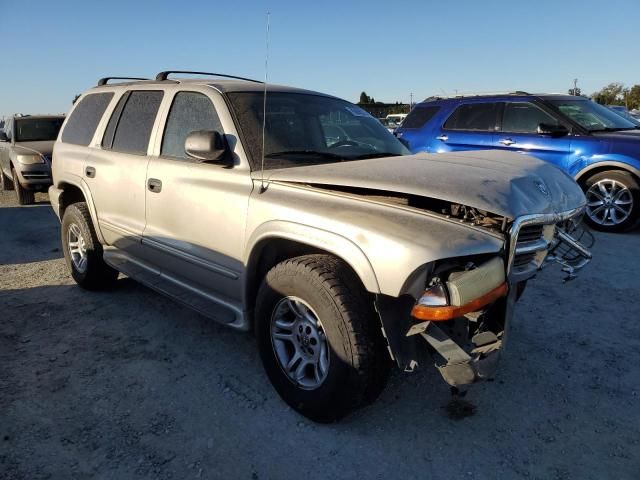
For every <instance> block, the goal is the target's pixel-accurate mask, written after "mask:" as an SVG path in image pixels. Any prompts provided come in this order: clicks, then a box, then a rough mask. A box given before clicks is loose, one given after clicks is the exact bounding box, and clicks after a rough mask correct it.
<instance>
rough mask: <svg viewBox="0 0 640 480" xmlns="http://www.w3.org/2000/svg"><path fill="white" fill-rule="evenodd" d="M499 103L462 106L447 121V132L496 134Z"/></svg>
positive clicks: (445, 125) (445, 126)
mask: <svg viewBox="0 0 640 480" xmlns="http://www.w3.org/2000/svg"><path fill="white" fill-rule="evenodd" d="M497 110H498V104H497V103H468V104H463V105H460V106H459V107H458V108H456V110H455V111H454V112H453V114H452V115H451V116H450V117H449V118H448V119H447V121H446V122H445V124H444V128H445V129H447V130H472V131H482V132H494V131H495V129H496V112H497Z"/></svg>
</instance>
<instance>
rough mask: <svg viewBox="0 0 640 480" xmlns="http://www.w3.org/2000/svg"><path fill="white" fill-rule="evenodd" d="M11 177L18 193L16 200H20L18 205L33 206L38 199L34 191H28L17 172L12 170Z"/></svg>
mask: <svg viewBox="0 0 640 480" xmlns="http://www.w3.org/2000/svg"><path fill="white" fill-rule="evenodd" d="M11 175H12V177H13V188H14V189H15V191H16V198H17V199H18V203H19V204H20V205H31V204H32V203H33V202H34V201H35V199H36V197H35V194H34V192H33V190H27V189H26V188H24V187H23V186H22V185H20V182H19V181H18V174H17V173H16V171H15V170H11Z"/></svg>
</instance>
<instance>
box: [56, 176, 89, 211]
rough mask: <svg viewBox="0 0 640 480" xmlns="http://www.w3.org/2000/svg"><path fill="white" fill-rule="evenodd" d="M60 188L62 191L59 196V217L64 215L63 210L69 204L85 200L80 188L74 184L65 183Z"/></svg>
mask: <svg viewBox="0 0 640 480" xmlns="http://www.w3.org/2000/svg"><path fill="white" fill-rule="evenodd" d="M62 188H63V190H64V191H63V193H62V195H61V196H60V218H62V217H63V216H64V212H65V210H66V209H67V207H68V206H69V205H73V204H74V203H78V202H86V201H87V199H86V198H84V193H82V190H80V188H78V187H76V186H75V185H70V184H66V185H64V186H63V187H62Z"/></svg>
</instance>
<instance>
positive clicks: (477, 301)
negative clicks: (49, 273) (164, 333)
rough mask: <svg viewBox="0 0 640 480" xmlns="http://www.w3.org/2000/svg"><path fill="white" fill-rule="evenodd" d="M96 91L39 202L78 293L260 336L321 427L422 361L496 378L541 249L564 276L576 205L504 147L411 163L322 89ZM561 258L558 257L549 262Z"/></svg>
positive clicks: (570, 262) (292, 397) (561, 182)
mask: <svg viewBox="0 0 640 480" xmlns="http://www.w3.org/2000/svg"><path fill="white" fill-rule="evenodd" d="M172 73H181V74H184V73H189V72H161V73H160V74H158V76H157V77H156V79H155V80H154V81H136V82H124V83H116V84H108V80H109V79H102V80H101V81H100V82H98V86H97V87H95V88H93V89H91V90H89V91H88V92H86V93H85V94H83V95H82V96H81V98H80V99H79V100H78V102H76V104H75V106H74V108H73V109H72V111H71V112H70V115H69V116H68V118H67V120H66V122H65V125H63V128H62V133H61V135H60V139H59V141H58V142H57V143H56V145H55V148H54V162H53V178H54V184H53V186H52V187H51V188H50V189H49V194H50V198H51V204H52V206H53V208H54V210H55V212H56V214H57V215H58V216H59V218H60V219H61V221H62V229H61V237H62V238H61V239H62V246H63V250H64V254H65V258H66V261H67V263H68V266H69V269H70V272H71V275H72V276H73V278H74V279H75V281H76V282H77V283H78V284H79V285H80V286H82V287H85V288H88V289H99V288H103V287H107V286H109V285H112V284H113V283H114V281H115V280H116V278H117V276H118V272H123V273H125V274H126V275H128V276H130V277H132V278H134V279H136V280H138V281H140V282H142V283H144V284H146V285H148V286H149V287H151V288H153V289H156V290H158V291H160V292H162V293H164V294H166V295H169V296H171V297H173V298H174V299H176V300H178V301H179V302H181V303H183V304H185V305H188V306H189V307H192V308H194V309H196V310H197V311H199V312H200V313H202V314H203V315H206V316H208V317H211V318H213V319H215V320H217V321H219V322H221V323H223V324H226V325H228V326H230V327H232V328H235V329H238V330H244V331H248V330H253V331H255V334H256V337H257V343H258V348H259V352H260V356H261V359H262V362H263V364H264V368H265V370H266V373H267V375H268V376H269V378H270V380H271V382H272V383H273V385H274V387H275V389H276V390H277V391H278V393H279V394H280V396H281V397H282V398H283V399H284V400H285V401H286V402H287V403H288V404H289V405H290V406H291V407H293V408H294V409H295V410H297V411H299V412H301V413H302V414H303V415H306V416H307V417H309V418H311V419H313V420H316V421H321V422H327V421H333V420H336V419H338V418H340V417H342V416H343V415H345V414H346V413H348V412H349V411H351V410H353V409H354V408H357V407H358V406H361V405H364V404H366V403H368V402H371V401H372V400H374V399H375V398H376V396H377V395H378V394H379V393H380V392H381V391H382V389H383V387H384V385H385V382H386V379H387V376H388V373H389V369H390V366H391V364H392V361H394V362H395V363H396V364H397V365H398V366H399V367H400V368H401V369H403V370H406V371H414V370H416V368H417V367H418V366H419V364H421V363H424V358H427V357H426V356H425V355H424V354H425V353H426V352H428V353H431V354H432V357H433V358H434V360H435V363H436V366H437V367H438V368H439V370H440V372H441V373H442V375H443V377H444V379H445V380H446V381H447V382H448V383H449V384H450V385H451V386H453V387H455V388H458V389H464V388H465V387H466V386H467V385H470V384H472V383H475V382H477V381H480V380H483V379H486V378H490V377H491V376H492V375H493V374H494V372H495V370H496V366H497V358H498V354H499V352H500V349H501V347H502V344H503V342H504V340H505V331H506V326H507V324H508V322H509V320H510V318H511V316H512V315H513V311H514V305H515V302H516V300H517V298H518V296H519V293H521V291H522V289H523V288H524V285H525V283H526V282H527V281H528V280H529V279H531V277H533V276H534V275H535V273H536V272H537V270H538V269H539V268H540V267H541V265H542V262H543V261H544V260H545V257H550V256H552V255H553V256H554V257H555V258H556V259H557V260H558V261H559V262H561V263H562V264H563V268H565V269H566V270H567V271H568V272H570V274H572V275H573V274H574V271H575V270H577V269H579V268H581V267H582V266H583V265H584V264H585V263H586V262H587V261H588V259H589V258H590V253H589V252H588V250H587V249H586V248H584V246H582V245H581V244H580V243H578V242H577V241H576V240H574V239H573V238H572V237H571V235H570V234H571V230H573V228H574V226H575V224H576V223H577V221H578V219H579V218H580V216H581V214H582V211H583V209H584V206H585V199H584V195H583V193H582V191H581V190H580V187H579V186H578V185H577V184H576V183H575V182H574V181H573V180H572V179H571V178H570V177H569V176H568V175H566V174H565V173H563V172H561V171H560V170H558V169H557V168H556V167H554V166H552V165H549V164H548V163H545V162H542V161H538V160H536V159H533V158H528V157H524V156H521V155H517V154H511V153H508V152H487V151H485V152H481V153H473V152H465V153H456V154H453V153H452V154H447V155H438V156H434V155H429V154H420V155H410V154H409V152H408V151H407V150H406V148H405V147H404V146H403V145H402V144H401V143H400V142H399V141H398V140H397V139H396V138H394V137H393V135H391V134H390V133H389V132H388V131H387V130H386V129H385V128H384V126H382V125H381V124H380V123H379V122H378V121H377V120H376V119H375V118H373V117H371V116H370V115H369V114H368V113H366V112H365V111H364V110H362V109H360V108H359V107H357V106H355V105H353V104H351V103H349V102H346V101H343V100H340V99H338V98H335V97H331V96H328V95H323V94H320V93H315V92H310V91H305V90H299V89H294V88H289V87H279V86H274V85H268V88H266V87H265V85H264V84H262V83H261V82H257V81H252V80H248V79H240V78H237V77H231V78H230V79H229V78H227V79H224V77H229V76H225V75H217V74H212V75H214V76H215V77H217V78H213V79H209V80H206V79H195V80H185V79H172V78H168V77H169V74H172ZM561 252H564V253H567V252H571V255H569V254H561Z"/></svg>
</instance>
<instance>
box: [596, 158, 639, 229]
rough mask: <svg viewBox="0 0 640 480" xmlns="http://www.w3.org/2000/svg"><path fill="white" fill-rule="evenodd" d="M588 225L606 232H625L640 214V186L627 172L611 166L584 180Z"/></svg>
mask: <svg viewBox="0 0 640 480" xmlns="http://www.w3.org/2000/svg"><path fill="white" fill-rule="evenodd" d="M584 190H585V196H586V197H587V209H586V215H585V219H586V220H587V222H588V223H589V225H590V226H591V227H592V228H594V229H596V230H601V231H604V232H624V231H626V230H629V229H630V228H632V227H633V226H634V225H635V224H636V222H637V220H638V217H639V213H638V211H639V209H640V188H639V187H638V182H637V181H636V180H635V178H634V177H633V176H632V175H631V174H630V173H627V172H622V171H617V170H610V171H607V172H600V173H596V174H595V175H592V176H591V177H589V178H588V179H587V180H586V182H585V183H584Z"/></svg>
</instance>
